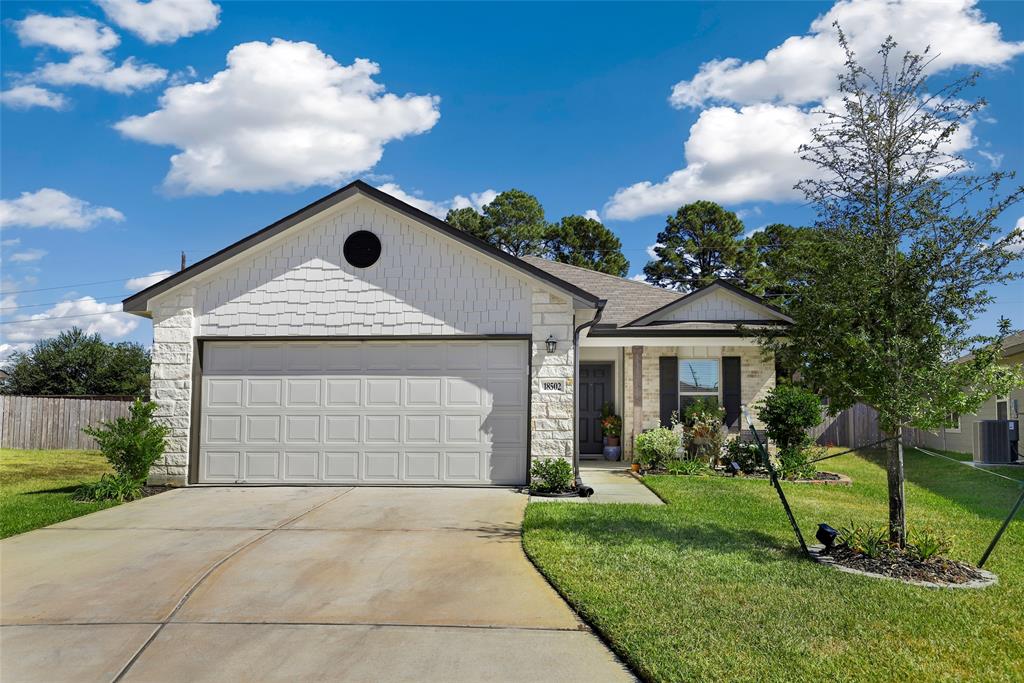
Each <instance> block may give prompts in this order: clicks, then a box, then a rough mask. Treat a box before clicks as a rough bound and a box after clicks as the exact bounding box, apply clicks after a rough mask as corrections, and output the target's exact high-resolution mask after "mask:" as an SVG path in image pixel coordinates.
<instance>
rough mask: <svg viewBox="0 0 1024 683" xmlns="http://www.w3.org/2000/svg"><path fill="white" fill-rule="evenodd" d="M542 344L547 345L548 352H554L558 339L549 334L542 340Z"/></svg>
mask: <svg viewBox="0 0 1024 683" xmlns="http://www.w3.org/2000/svg"><path fill="white" fill-rule="evenodd" d="M544 344H545V346H547V347H548V353H554V352H555V348H556V347H557V346H558V340H557V339H555V335H553V334H549V335H548V338H547V339H546V340H545V341H544Z"/></svg>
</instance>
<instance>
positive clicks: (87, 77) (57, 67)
mask: <svg viewBox="0 0 1024 683" xmlns="http://www.w3.org/2000/svg"><path fill="white" fill-rule="evenodd" d="M31 78H32V79H35V80H39V81H41V82H43V83H49V84H50V85H63V86H67V85H88V86H91V87H94V88H100V89H102V90H106V91H108V92H113V93H120V94H122V95H126V94H129V93H131V92H132V91H135V90H141V89H142V88H146V87H148V86H150V85H154V84H156V83H159V82H161V81H163V80H164V79H166V78H167V70H166V69H161V68H160V67H158V66H153V65H152V64H140V63H139V62H137V61H136V60H135V58H134V57H129V58H128V59H126V60H124V61H123V62H121V65H120V66H115V65H114V62H113V61H112V60H111V59H110V58H109V57H107V56H106V55H103V54H98V53H97V54H80V55H74V56H73V57H71V59H69V60H68V61H66V62H52V63H50V64H45V65H43V66H42V67H40V68H39V69H36V71H35V72H34V73H33V74H32V76H31Z"/></svg>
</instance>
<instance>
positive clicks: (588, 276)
mask: <svg viewBox="0 0 1024 683" xmlns="http://www.w3.org/2000/svg"><path fill="white" fill-rule="evenodd" d="M522 258H523V260H524V261H526V262H527V263H529V264H530V265H532V266H535V267H537V268H540V269H541V270H543V271H545V272H547V273H548V274H550V275H553V276H555V277H556V278H558V279H559V280H565V281H566V282H569V283H571V284H574V285H576V286H577V287H579V288H580V289H582V290H583V291H585V292H590V293H591V294H593V295H595V296H599V297H601V298H602V299H607V300H608V303H607V304H606V305H605V308H604V315H602V316H601V324H602V325H605V324H610V325H615V326H617V327H621V326H623V325H625V324H626V323H629V322H632V321H633V320H636V319H637V318H639V317H640V316H643V315H646V314H648V313H650V312H651V311H654V310H656V309H659V308H661V307H662V306H666V305H668V304H670V303H672V302H673V301H678V300H679V299H681V298H682V297H683V295H682V294H679V293H678V292H673V291H670V290H668V289H662V288H661V287H655V286H654V285H649V284H647V283H646V282H637V281H636V280H629V279H627V278H624V277H618V276H616V275H608V274H607V273H599V272H597V271H596V270H589V269H587V268H580V267H579V266H571V265H569V264H567V263H557V262H555V261H549V260H547V259H544V258H540V257H539V256H524V257H522Z"/></svg>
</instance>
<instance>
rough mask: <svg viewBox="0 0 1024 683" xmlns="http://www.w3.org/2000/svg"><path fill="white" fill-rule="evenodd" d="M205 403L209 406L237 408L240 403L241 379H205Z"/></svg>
mask: <svg viewBox="0 0 1024 683" xmlns="http://www.w3.org/2000/svg"><path fill="white" fill-rule="evenodd" d="M205 389H206V391H205V392H203V393H204V394H205V395H206V404H207V405H208V406H210V407H211V408H239V407H241V405H242V380H240V379H207V380H206V387H205Z"/></svg>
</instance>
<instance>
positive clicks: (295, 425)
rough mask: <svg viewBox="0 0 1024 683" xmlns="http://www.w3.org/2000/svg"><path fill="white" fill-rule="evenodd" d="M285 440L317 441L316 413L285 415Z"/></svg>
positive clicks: (292, 441)
mask: <svg viewBox="0 0 1024 683" xmlns="http://www.w3.org/2000/svg"><path fill="white" fill-rule="evenodd" d="M284 433H285V441H286V442H287V443H289V444H292V443H319V442H320V417H319V416H318V415H285V417H284Z"/></svg>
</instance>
